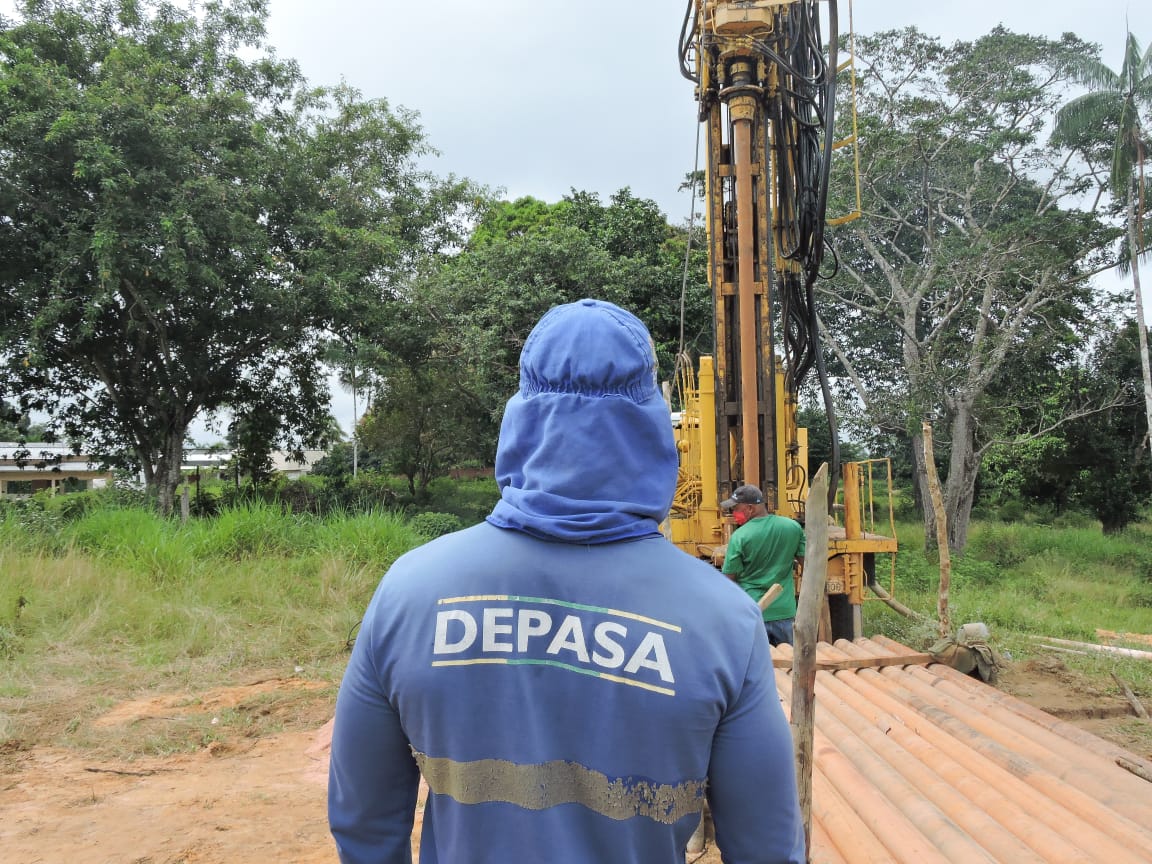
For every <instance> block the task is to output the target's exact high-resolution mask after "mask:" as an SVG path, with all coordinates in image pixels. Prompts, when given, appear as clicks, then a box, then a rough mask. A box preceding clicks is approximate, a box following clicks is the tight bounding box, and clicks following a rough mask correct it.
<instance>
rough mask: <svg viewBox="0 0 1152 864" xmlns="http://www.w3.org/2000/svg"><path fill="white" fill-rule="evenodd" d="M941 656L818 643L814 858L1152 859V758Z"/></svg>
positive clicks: (788, 691)
mask: <svg viewBox="0 0 1152 864" xmlns="http://www.w3.org/2000/svg"><path fill="white" fill-rule="evenodd" d="M773 659H774V663H775V664H776V666H777V669H776V680H777V687H778V689H779V692H780V695H781V699H782V701H783V703H784V709H785V712H789V711H790V708H791V700H792V688H791V680H792V679H791V674H790V671H789V669H788V668H787V667H789V666H790V665H791V649H790V647H789V646H780V647H779V648H774V649H773ZM930 659H931V658H929V657H927V656H926V655H917V654H916V652H913V651H912V650H911V649H909V648H907V647H905V646H903V645H900V644H899V643H897V642H893V641H892V640H889V639H885V638H884V637H880V636H877V637H874V638H873V639H861V640H857V641H856V642H847V641H845V640H840V641H838V642H836V643H835V645H829V644H827V643H820V644H819V645H818V646H817V653H816V660H817V664H818V671H817V673H816V712H815V713H816V723H815V740H814V747H813V755H814V774H813V784H812V788H813V791H812V798H813V802H812V821H813V825H812V852H811V861H812V862H813V864H838V862H872V861H875V862H907V864H933V862H958V864H961V862H962V864H971V862H982V861H983V862H992V861H994V862H1013V864H1015V862H1077V864H1084V862H1091V861H1099V862H1109V864H1119V862H1130V864H1149V862H1152V782H1148V781H1147V780H1144V779H1141V778H1140V777H1139V776H1138V774H1137V773H1134V771H1135V772H1141V771H1143V772H1146V773H1147V776H1152V762H1149V761H1148V760H1146V759H1142V758H1141V757H1139V756H1137V755H1136V754H1133V753H1130V752H1128V751H1126V750H1124V749H1123V748H1120V747H1117V746H1116V745H1113V744H1111V743H1109V742H1107V741H1104V740H1103V739H1101V738H1097V737H1096V736H1094V735H1091V734H1090V733H1088V732H1085V731H1083V730H1081V729H1078V728H1077V727H1075V726H1072V725H1071V724H1069V723H1065V722H1063V721H1061V720H1058V719H1057V718H1055V717H1052V716H1051V715H1048V714H1045V713H1044V712H1043V711H1040V710H1039V709H1036V708H1033V707H1032V706H1030V705H1028V704H1027V703H1025V702H1022V701H1020V700H1019V699H1016V698H1014V697H1012V696H1010V695H1008V694H1006V693H1004V692H1002V691H1000V690H997V689H996V688H994V687H991V686H988V685H987V684H984V683H982V682H980V681H977V680H976V679H974V678H970V677H968V676H966V675H962V674H961V673H959V672H957V671H955V670H954V669H951V668H949V667H947V666H944V665H942V664H939V663H931V662H929V661H930ZM867 664H876V665H874V666H870V665H867ZM885 664H888V665H885ZM1124 764H1127V765H1128V766H1129V768H1127V769H1126V768H1125V767H1122V765H1124Z"/></svg>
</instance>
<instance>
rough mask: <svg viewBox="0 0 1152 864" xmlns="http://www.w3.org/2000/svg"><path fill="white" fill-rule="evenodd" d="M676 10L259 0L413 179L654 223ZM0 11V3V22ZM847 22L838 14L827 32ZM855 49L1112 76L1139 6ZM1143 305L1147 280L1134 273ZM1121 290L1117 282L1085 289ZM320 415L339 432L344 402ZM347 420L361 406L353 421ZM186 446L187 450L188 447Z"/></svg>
mask: <svg viewBox="0 0 1152 864" xmlns="http://www.w3.org/2000/svg"><path fill="white" fill-rule="evenodd" d="M685 6H686V0H580V2H576V0H436V2H435V3H419V2H404V3H400V2H395V0H393V2H383V3H369V2H364V0H325V2H319V3H318V2H316V0H270V8H271V16H270V19H269V27H268V29H269V33H268V38H269V43H270V44H271V45H272V46H273V47H274V48H275V50H276V52H277V53H278V54H279V55H280V56H282V57H291V58H294V59H296V60H297V61H299V63H300V65H301V68H302V70H303V72H304V74H305V75H306V76H307V78H308V79H309V80H310V81H311V82H312V83H314V84H334V83H337V82H339V81H340V80H345V81H347V82H348V83H349V84H351V85H352V86H354V87H356V88H358V89H359V90H360V91H361V92H362V94H363V95H364V96H365V97H367V98H385V99H387V100H388V101H389V102H390V103H391V104H392V105H393V106H404V107H406V108H409V109H412V110H414V111H416V112H418V113H419V115H420V123H421V125H422V126H423V128H424V130H425V132H426V134H427V137H428V139H429V142H430V143H431V144H432V146H434V147H435V148H436V149H437V150H439V151H440V156H439V157H438V158H436V159H434V160H430V161H429V162H428V163H427V164H428V167H429V168H431V169H432V170H434V171H436V172H437V173H439V174H448V173H453V174H457V175H460V176H465V177H469V178H470V179H472V180H475V181H477V182H479V183H482V184H485V185H487V186H489V187H492V188H497V189H503V190H504V192H505V195H506V197H508V198H516V197H520V196H522V195H532V196H534V197H537V198H541V199H543V200H546V201H556V200H559V198H560V197H561V196H562V195H564V194H565V193H567V192H568V191H569V189H570V188H576V189H580V190H585V191H593V192H598V193H600V195H601V198H602V199H604V200H607V198H608V196H609V195H611V194H612V193H613V192H615V191H616V190H618V189H620V188H622V187H624V186H628V187H630V188H631V189H632V192H633V193H634V194H636V195H638V196H640V197H644V198H651V199H653V200H655V201H656V202H657V203H658V204H659V205H660V206H661V208H662V209H663V210H664V212H665V215H666V216H667V217H668V218H669V220H670V221H672V222H674V223H680V222H682V221H684V220H685V219H687V217H688V214H689V208H690V198H689V196H688V195H687V194H686V193H682V192H678V191H677V187H678V186H679V184H680V181H681V180H682V179H683V177H684V175H685V174H687V173H688V172H689V171H691V170H692V169H693V167H694V164H695V142H696V125H697V124H696V121H695V110H696V109H695V102H694V101H693V98H692V86H691V84H690V83H689V82H687V81H685V80H684V79H683V78H682V77H681V76H680V72H679V68H678V65H677V59H676V47H677V40H678V36H679V31H680V25H681V21H682V19H683V15H684V10H685ZM12 9H13V2H12V0H0V13H6V14H10V13H11V11H12ZM849 14H850V10H849V6H848V3H847V0H841V3H840V20H841V24H842V27H841V29H842V30H843V29H846V27H847V20H848V16H849ZM851 15H852V19H853V22H854V25H855V30H856V32H857V33H874V32H877V31H879V30H887V29H892V28H900V27H906V26H915V27H917V28H919V29H920V30H922V31H924V32H925V33H929V34H932V35H935V36H939V37H941V38H943V39H944V40H945V41H952V40H955V39H972V38H976V37H978V36H980V35H982V34H984V33H987V32H988V31H990V30H991V29H992V28H993V27H995V26H996V25H997V24H1003V25H1004V26H1005V27H1007V28H1008V29H1010V30H1014V31H1016V32H1020V33H1030V34H1035V35H1045V36H1051V37H1055V36H1059V35H1060V34H1061V33H1064V32H1069V31H1070V32H1074V33H1077V34H1078V35H1080V36H1081V37H1082V38H1084V39H1087V40H1090V41H1093V42H1097V43H1099V44H1100V45H1101V46H1102V48H1103V60H1104V62H1105V63H1107V64H1108V65H1109V66H1111V67H1112V68H1118V67H1119V65H1120V62H1121V51H1122V48H1123V41H1124V35H1125V32H1126V31H1127V30H1128V29H1131V31H1132V32H1133V33H1135V34H1136V36H1137V38H1138V39H1139V40H1140V42H1141V44H1143V45H1147V44H1148V42H1149V41H1150V40H1152V2H1148V0H1140V2H1135V0H1095V2H1092V3H1086V2H1074V0H965V2H958V3H940V2H936V3H929V2H925V0H857V2H855V3H854V4H853V5H852V7H851ZM1143 272H1144V275H1145V280H1144V281H1145V284H1146V285H1147V286H1148V288H1147V290H1146V293H1147V294H1152V268H1149V267H1145V268H1144V271H1143ZM1100 281H1101V283H1102V287H1106V288H1112V287H1114V286H1116V287H1119V289H1120V290H1128V291H1130V288H1129V287H1128V286H1129V285H1130V283H1129V282H1128V281H1126V280H1125V281H1117V280H1115V279H1112V278H1110V277H1102V278H1101V280H1100ZM334 389H335V390H336V391H337V392H335V393H334V397H335V398H334V403H333V410H334V411H335V413H336V415H337V417H338V418H339V419H340V422H341V424H342V425H343V426H345V428H348V427H349V426H350V425H351V418H352V408H351V397H350V396H349V395H348V394H345V393H341V392H339V390H338V388H334ZM361 407H362V406H361ZM198 437H203V436H200V435H198Z"/></svg>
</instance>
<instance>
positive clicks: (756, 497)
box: [720, 485, 764, 510]
mask: <svg viewBox="0 0 1152 864" xmlns="http://www.w3.org/2000/svg"><path fill="white" fill-rule="evenodd" d="M763 503H764V496H763V494H761V492H760V490H759V489H757V488H756V487H755V486H748V485H745V486H739V487H737V489H736V491H735V492H733V493H732V497H731V498H727V499H725V500H724V501H721V502H720V508H721V509H722V510H727V509H728V508H730V507H735V506H736V505H737V504H763Z"/></svg>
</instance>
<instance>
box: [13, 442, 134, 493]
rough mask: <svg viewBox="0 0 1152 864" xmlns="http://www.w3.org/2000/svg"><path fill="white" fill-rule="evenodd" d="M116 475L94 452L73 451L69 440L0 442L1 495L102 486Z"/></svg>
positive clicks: (75, 489)
mask: <svg viewBox="0 0 1152 864" xmlns="http://www.w3.org/2000/svg"><path fill="white" fill-rule="evenodd" d="M114 476H115V475H114V473H113V472H112V471H111V470H109V469H107V468H102V467H100V465H99V463H98V462H93V461H92V457H91V456H89V455H86V454H83V453H82V454H80V455H77V454H75V453H73V452H72V448H71V447H69V446H68V445H67V444H41V443H36V444H23V445H21V444H16V443H15V442H11V441H3V442H0V495H32V494H34V493H36V492H42V491H44V490H45V489H51V490H53V491H64V492H79V491H82V490H84V489H99V488H101V487H103V486H107V485H108V484H109V483H111V482H112V480H113V478H114Z"/></svg>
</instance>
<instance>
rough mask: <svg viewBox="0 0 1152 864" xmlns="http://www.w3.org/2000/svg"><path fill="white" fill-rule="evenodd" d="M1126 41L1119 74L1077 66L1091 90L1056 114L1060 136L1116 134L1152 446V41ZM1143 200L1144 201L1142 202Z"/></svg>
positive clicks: (1112, 180)
mask: <svg viewBox="0 0 1152 864" xmlns="http://www.w3.org/2000/svg"><path fill="white" fill-rule="evenodd" d="M1127 35H1128V38H1127V40H1126V42H1125V45H1124V62H1123V64H1122V65H1121V67H1120V72H1119V73H1116V72H1113V71H1112V70H1111V69H1109V68H1108V67H1107V66H1105V65H1104V64H1103V63H1102V62H1101V61H1100V60H1099V59H1098V58H1096V57H1087V56H1086V57H1085V58H1084V59H1083V60H1082V61H1081V62H1080V63H1079V64H1078V65H1077V67H1076V68H1075V69H1074V70H1073V78H1074V79H1075V80H1076V81H1077V83H1079V84H1082V85H1084V86H1085V87H1087V88H1088V90H1089V92H1088V93H1085V94H1084V95H1083V96H1079V97H1077V98H1075V99H1073V100H1072V101H1071V102H1069V103H1068V104H1067V105H1065V106H1064V107H1063V108H1061V109H1060V111H1059V112H1057V114H1056V135H1057V136H1058V137H1059V138H1061V139H1063V140H1066V141H1083V140H1085V139H1086V138H1089V137H1090V136H1092V134H1093V133H1098V132H1099V131H1100V130H1107V131H1108V132H1109V133H1110V135H1111V133H1115V138H1114V140H1113V145H1112V167H1111V171H1110V172H1109V185H1110V186H1111V189H1112V194H1113V195H1114V196H1115V198H1116V200H1118V201H1119V200H1122V201H1124V202H1125V205H1126V213H1127V216H1126V226H1127V234H1128V242H1127V244H1126V245H1127V252H1128V258H1127V260H1125V261H1122V262H1121V264H1120V270H1121V272H1122V273H1123V272H1125V271H1126V270H1128V271H1131V273H1132V293H1133V295H1134V299H1135V301H1136V325H1137V330H1138V333H1139V341H1140V366H1141V370H1142V371H1143V374H1144V409H1145V411H1146V412H1147V415H1148V435H1147V436H1145V438H1144V442H1145V444H1148V445H1149V446H1150V447H1152V370H1150V369H1149V361H1148V327H1147V325H1146V323H1145V321H1144V297H1143V293H1142V291H1141V289H1140V266H1139V264H1140V257H1141V256H1142V255H1145V254H1146V252H1147V250H1146V249H1145V248H1144V242H1143V240H1144V238H1143V233H1144V232H1143V230H1142V220H1143V219H1144V160H1145V157H1146V155H1147V153H1148V141H1147V140H1146V137H1145V135H1146V131H1147V125H1146V124H1145V123H1143V122H1142V119H1141V112H1147V111H1152V44H1150V45H1149V46H1148V49H1147V50H1146V51H1144V52H1143V53H1141V51H1140V43H1139V42H1137V41H1136V37H1135V36H1133V35H1132V33H1131V32H1129V33H1128V34H1127ZM1137 204H1139V206H1137Z"/></svg>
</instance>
